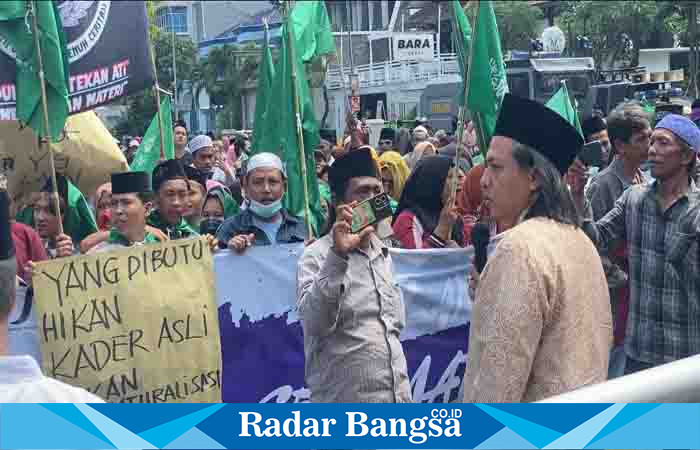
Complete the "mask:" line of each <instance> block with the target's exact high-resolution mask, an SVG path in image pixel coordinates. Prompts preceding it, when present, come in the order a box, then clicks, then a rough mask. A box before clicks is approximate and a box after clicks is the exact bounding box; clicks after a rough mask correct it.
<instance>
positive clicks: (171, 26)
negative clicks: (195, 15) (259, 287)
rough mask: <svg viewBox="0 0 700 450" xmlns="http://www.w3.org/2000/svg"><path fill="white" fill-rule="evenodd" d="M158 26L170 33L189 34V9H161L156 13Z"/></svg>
mask: <svg viewBox="0 0 700 450" xmlns="http://www.w3.org/2000/svg"><path fill="white" fill-rule="evenodd" d="M156 25H157V26H158V28H160V29H162V30H163V31H166V32H168V33H172V32H173V31H174V32H176V33H187V7H186V6H173V7H165V8H160V9H159V10H158V11H156Z"/></svg>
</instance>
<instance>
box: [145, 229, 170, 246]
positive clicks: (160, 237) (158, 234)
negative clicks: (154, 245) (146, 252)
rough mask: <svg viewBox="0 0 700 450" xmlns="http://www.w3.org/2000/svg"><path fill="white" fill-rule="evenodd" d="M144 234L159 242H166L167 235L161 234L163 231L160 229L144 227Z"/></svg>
mask: <svg viewBox="0 0 700 450" xmlns="http://www.w3.org/2000/svg"><path fill="white" fill-rule="evenodd" d="M146 232H147V233H151V234H152V235H153V236H155V237H156V239H158V240H159V241H160V242H166V241H168V235H166V234H165V233H163V231H162V230H161V229H160V228H154V227H152V226H150V225H146Z"/></svg>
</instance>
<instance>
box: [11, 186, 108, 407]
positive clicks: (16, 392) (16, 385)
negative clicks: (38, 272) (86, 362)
mask: <svg viewBox="0 0 700 450" xmlns="http://www.w3.org/2000/svg"><path fill="white" fill-rule="evenodd" d="M0 178H2V180H0V403H103V401H102V400H101V399H100V398H99V397H97V396H95V395H93V394H91V393H89V392H87V391H85V390H83V389H80V388H77V387H73V386H69V385H67V384H65V383H62V382H60V381H57V380H54V379H52V378H48V377H45V376H44V375H43V374H42V373H41V370H40V369H39V365H38V364H37V362H36V361H35V360H34V358H32V357H31V356H29V355H19V356H9V355H8V350H9V336H8V334H9V333H8V318H9V315H10V311H11V310H12V304H13V303H14V299H15V289H16V283H17V275H16V274H17V264H16V262H15V249H14V245H13V243H12V237H11V235H10V211H9V197H8V195H7V191H6V188H7V180H6V179H5V178H4V177H0Z"/></svg>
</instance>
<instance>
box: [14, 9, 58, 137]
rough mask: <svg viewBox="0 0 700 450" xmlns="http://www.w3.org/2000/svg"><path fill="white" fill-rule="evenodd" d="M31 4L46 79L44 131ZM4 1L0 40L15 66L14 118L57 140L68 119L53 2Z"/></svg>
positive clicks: (38, 133) (56, 12) (55, 11)
mask: <svg viewBox="0 0 700 450" xmlns="http://www.w3.org/2000/svg"><path fill="white" fill-rule="evenodd" d="M31 5H33V8H34V11H35V12H36V17H37V24H38V29H39V41H40V46H41V57H42V60H43V66H44V76H45V80H46V96H47V99H46V101H47V106H48V111H49V130H48V133H47V132H46V130H44V116H43V108H42V105H41V88H40V78H39V59H38V54H39V53H38V52H37V49H36V45H35V42H34V34H33V25H32V24H33V22H32V17H31V15H30V14H29V11H30V6H31ZM31 5H30V2H28V1H27V0H12V1H10V0H4V1H2V2H0V37H1V38H2V39H3V40H4V41H5V43H6V44H8V46H9V47H11V48H12V49H14V52H15V60H16V63H17V81H16V90H17V119H18V120H19V121H20V122H22V123H24V124H27V125H29V126H30V127H31V128H32V129H33V130H34V131H36V133H37V135H39V136H41V137H44V136H48V137H50V138H51V139H52V140H53V141H54V142H55V141H58V139H59V138H60V136H61V133H62V132H63V126H64V125H65V123H66V117H68V111H69V103H68V58H67V51H66V40H65V36H64V34H63V26H62V25H61V19H60V16H59V15H58V11H57V9H56V2H53V1H32V2H31Z"/></svg>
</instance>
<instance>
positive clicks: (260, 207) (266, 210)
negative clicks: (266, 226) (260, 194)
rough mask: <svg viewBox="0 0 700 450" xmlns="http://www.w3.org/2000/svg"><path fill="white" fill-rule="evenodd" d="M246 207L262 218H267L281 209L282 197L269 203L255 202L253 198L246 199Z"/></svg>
mask: <svg viewBox="0 0 700 450" xmlns="http://www.w3.org/2000/svg"><path fill="white" fill-rule="evenodd" d="M248 204H249V206H248V208H250V210H251V211H252V212H253V214H255V215H257V216H260V217H262V218H263V219H269V218H270V217H272V216H274V215H275V214H277V213H278V212H279V211H280V209H282V199H278V200H275V201H274V202H272V203H270V204H267V205H265V204H263V203H259V202H256V201H255V200H253V199H248Z"/></svg>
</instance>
